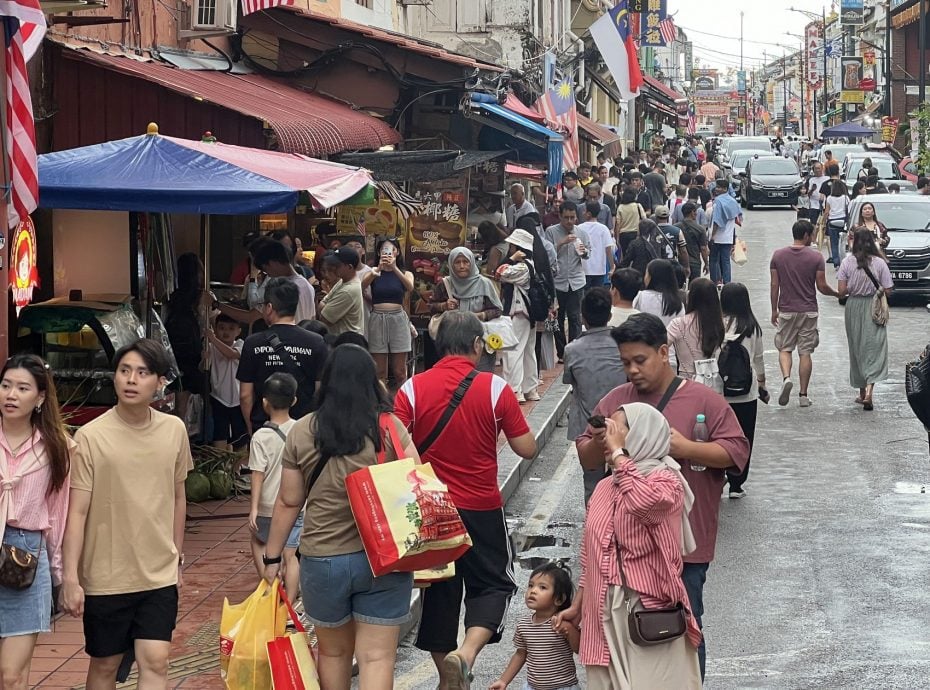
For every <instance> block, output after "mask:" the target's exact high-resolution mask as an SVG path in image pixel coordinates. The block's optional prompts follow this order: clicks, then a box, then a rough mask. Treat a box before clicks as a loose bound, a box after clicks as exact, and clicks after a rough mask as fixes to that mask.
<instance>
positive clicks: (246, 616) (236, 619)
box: [220, 580, 286, 690]
mask: <svg viewBox="0 0 930 690" xmlns="http://www.w3.org/2000/svg"><path fill="white" fill-rule="evenodd" d="M285 616H286V613H285V610H284V607H283V606H282V604H281V600H280V597H279V596H278V582H277V580H275V582H274V584H268V582H267V581H266V580H262V581H261V582H260V583H259V585H258V587H256V588H255V591H254V592H253V593H252V594H251V595H249V597H248V598H247V599H246V600H245V601H243V602H242V603H241V604H230V603H229V600H228V599H226V600H224V601H223V615H222V617H221V618H220V676H221V677H222V678H223V681H224V682H225V683H226V688H227V690H272V685H271V667H270V666H269V664H268V651H267V647H266V645H267V644H268V642H269V641H270V640H273V639H275V638H276V637H278V636H280V635H283V634H284V626H285V623H286V619H285Z"/></svg>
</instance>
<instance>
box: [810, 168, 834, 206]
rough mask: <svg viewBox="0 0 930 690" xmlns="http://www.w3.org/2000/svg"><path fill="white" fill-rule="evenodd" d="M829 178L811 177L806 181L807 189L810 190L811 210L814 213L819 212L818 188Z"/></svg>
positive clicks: (824, 176) (822, 176) (823, 176)
mask: <svg viewBox="0 0 930 690" xmlns="http://www.w3.org/2000/svg"><path fill="white" fill-rule="evenodd" d="M829 179H830V178H829V177H827V176H826V175H821V176H820V177H811V178H809V179H808V180H807V188H808V189H809V190H810V197H811V208H812V209H814V210H815V211H819V210H820V187H821V186H822V185H823V183H824V182H826V181H827V180H829Z"/></svg>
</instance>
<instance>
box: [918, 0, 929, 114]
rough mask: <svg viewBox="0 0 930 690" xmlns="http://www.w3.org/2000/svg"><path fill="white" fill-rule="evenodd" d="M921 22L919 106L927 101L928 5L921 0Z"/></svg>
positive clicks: (919, 24) (919, 25) (919, 31)
mask: <svg viewBox="0 0 930 690" xmlns="http://www.w3.org/2000/svg"><path fill="white" fill-rule="evenodd" d="M918 4H919V5H920V22H919V23H918V25H917V26H918V27H919V28H918V29H917V35H918V36H919V39H918V42H917V46H918V47H917V50H918V52H919V53H920V59H919V60H918V64H919V66H920V67H919V69H920V73H919V74H918V76H917V100H918V102H919V105H923V104H924V101H926V100H927V3H926V2H924V0H920V2H919V3H918Z"/></svg>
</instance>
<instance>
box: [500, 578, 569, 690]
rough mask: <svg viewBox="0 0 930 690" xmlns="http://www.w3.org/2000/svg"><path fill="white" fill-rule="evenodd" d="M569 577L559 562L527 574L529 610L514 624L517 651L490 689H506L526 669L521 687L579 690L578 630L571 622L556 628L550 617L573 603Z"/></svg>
mask: <svg viewBox="0 0 930 690" xmlns="http://www.w3.org/2000/svg"><path fill="white" fill-rule="evenodd" d="M573 591H574V587H573V586H572V578H571V576H570V575H569V573H568V570H566V569H565V568H564V567H563V566H562V565H561V564H558V563H547V564H545V565H541V566H539V567H538V568H536V569H535V570H534V571H533V572H532V573H531V574H530V582H529V585H528V586H527V588H526V596H525V600H526V607H527V608H528V609H529V610H530V611H531V612H532V613H531V614H530V615H529V616H526V617H524V618H522V619H521V620H520V622H519V623H517V628H516V630H515V631H514V634H513V644H514V646H515V647H516V650H515V651H514V653H513V656H512V657H511V658H510V663H509V664H508V665H507V668H506V669H505V670H504V672H503V673H502V674H501V676H500V678H498V679H497V680H496V681H494V682H493V683H492V684H491V686H490V688H489V690H506V689H507V687H508V686H509V685H510V683H512V682H513V679H514V678H515V677H516V676H517V674H518V673H519V672H520V669H522V668H523V666H524V664H525V665H526V668H527V674H526V675H527V682H526V685H525V687H524V690H580V687H581V686H580V685H578V675H577V673H576V672H575V657H574V654H575V653H576V652H577V651H578V643H579V641H580V639H581V632H580V631H579V630H578V629H577V628H575V627H574V626H573V625H568V626H563V627H562V628H561V629H558V630H557V629H556V627H555V625H554V623H553V619H554V618H555V615H556V614H557V613H559V612H560V611H564V610H565V609H567V608H568V607H569V606H571V603H572V593H573Z"/></svg>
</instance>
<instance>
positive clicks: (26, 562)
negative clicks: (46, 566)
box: [0, 537, 45, 590]
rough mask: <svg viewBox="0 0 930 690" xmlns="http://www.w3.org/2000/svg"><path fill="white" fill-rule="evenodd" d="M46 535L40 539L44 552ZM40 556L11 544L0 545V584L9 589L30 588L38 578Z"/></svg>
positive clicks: (40, 548) (40, 549) (40, 546)
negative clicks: (43, 545)
mask: <svg viewBox="0 0 930 690" xmlns="http://www.w3.org/2000/svg"><path fill="white" fill-rule="evenodd" d="M44 540H45V539H44V537H43V538H42V539H41V540H40V541H39V553H41V552H42V543H43V541H44ZM38 568H39V557H38V556H37V555H35V554H32V553H30V552H29V551H26V550H25V549H21V548H19V547H18V546H12V545H11V544H3V545H2V546H0V585H2V586H3V587H6V588H7V589H15V590H22V589H29V588H30V587H32V583H33V582H35V579H36V571H37V570H38Z"/></svg>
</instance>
